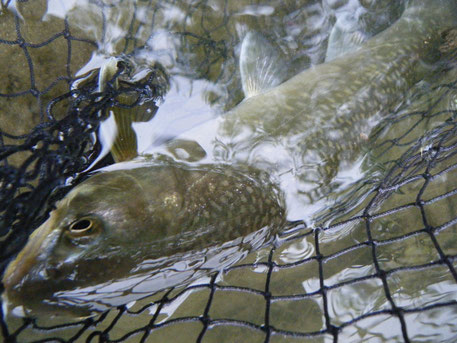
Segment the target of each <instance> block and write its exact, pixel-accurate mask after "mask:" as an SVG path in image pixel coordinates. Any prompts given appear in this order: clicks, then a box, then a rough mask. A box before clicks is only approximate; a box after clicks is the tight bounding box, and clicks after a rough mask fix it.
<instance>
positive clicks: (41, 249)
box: [2, 168, 180, 303]
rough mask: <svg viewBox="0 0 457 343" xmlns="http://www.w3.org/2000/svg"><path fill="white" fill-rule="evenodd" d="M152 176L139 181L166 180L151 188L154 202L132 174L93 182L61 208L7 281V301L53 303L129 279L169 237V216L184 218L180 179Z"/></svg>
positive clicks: (102, 175) (8, 273)
mask: <svg viewBox="0 0 457 343" xmlns="http://www.w3.org/2000/svg"><path fill="white" fill-rule="evenodd" d="M153 169H154V168H152V169H151V170H148V172H147V173H146V174H147V175H141V173H140V174H138V173H137V175H136V176H137V177H143V176H144V177H152V178H154V177H155V178H156V180H160V182H152V183H150V185H149V189H148V192H150V194H154V198H155V199H156V201H154V202H149V201H148V197H147V196H145V194H142V192H143V189H142V185H141V184H139V183H138V182H137V181H136V180H135V178H134V177H132V175H129V174H128V173H122V172H114V173H100V174H97V175H94V176H92V177H91V178H89V179H87V180H86V181H85V182H83V183H81V184H80V185H79V186H77V187H75V188H74V189H73V190H72V191H71V192H70V193H68V194H67V196H66V197H64V198H63V199H62V200H61V201H60V202H58V203H57V205H56V209H55V210H53V211H52V212H51V213H50V217H49V218H48V220H46V221H45V222H44V223H43V224H42V225H41V226H40V227H38V228H37V229H36V230H35V231H34V232H33V233H32V234H31V236H30V237H29V239H28V242H27V244H26V245H25V247H24V248H23V249H22V250H21V251H20V252H19V254H18V255H17V257H16V258H15V259H14V260H13V261H12V262H11V263H10V264H9V265H8V267H7V269H6V271H5V273H4V276H3V280H2V281H3V284H4V288H5V291H6V292H5V293H6V294H7V296H8V300H9V301H10V302H12V303H23V302H24V301H26V302H31V301H32V300H33V297H34V296H36V297H37V298H40V299H42V298H52V296H53V294H54V293H55V292H58V291H61V290H69V289H76V288H77V287H84V286H88V285H92V284H99V283H101V282H106V281H109V280H112V279H116V278H121V277H122V276H125V275H126V274H128V272H129V271H130V270H131V269H132V268H133V267H134V266H135V265H136V264H137V263H138V262H140V261H141V259H142V258H145V257H146V256H145V255H144V248H145V246H147V245H148V244H147V243H151V244H150V249H151V250H152V251H153V250H154V243H157V242H160V241H161V238H163V237H164V236H166V229H167V225H166V221H167V216H169V214H168V213H171V212H172V211H177V212H179V205H177V204H179V203H180V199H179V193H177V192H175V191H174V186H175V184H176V180H175V178H174V175H173V174H172V173H166V172H165V170H163V169H158V170H157V171H156V172H154V170H153ZM170 197H171V198H173V199H174V202H173V203H172V202H171V201H168V203H167V204H165V201H164V200H163V198H170ZM164 204H165V205H164ZM142 249H143V250H142Z"/></svg>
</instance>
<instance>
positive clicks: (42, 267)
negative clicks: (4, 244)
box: [2, 220, 58, 292]
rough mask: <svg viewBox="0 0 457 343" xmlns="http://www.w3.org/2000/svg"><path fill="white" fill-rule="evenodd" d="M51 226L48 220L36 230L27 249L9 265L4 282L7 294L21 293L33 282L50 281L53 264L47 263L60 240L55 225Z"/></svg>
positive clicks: (29, 240) (26, 246) (28, 242)
mask: <svg viewBox="0 0 457 343" xmlns="http://www.w3.org/2000/svg"><path fill="white" fill-rule="evenodd" d="M50 224H52V222H51V221H50V220H48V221H46V222H45V223H43V224H42V225H41V226H40V227H39V228H38V229H36V230H35V231H34V232H33V233H32V234H31V235H30V237H29V239H28V241H27V244H26V245H25V247H24V248H23V249H22V250H21V251H20V252H19V254H18V255H17V256H16V258H15V259H14V260H13V261H11V262H10V263H9V265H8V267H7V268H6V270H5V273H4V276H3V280H2V282H3V285H4V287H5V290H6V291H7V292H8V291H12V290H15V291H20V289H22V288H23V287H24V286H25V285H26V284H27V283H29V282H30V281H32V280H33V281H45V280H47V279H49V275H50V273H49V271H51V270H52V267H51V266H52V263H49V261H48V262H46V260H47V256H48V255H49V251H51V250H52V248H53V246H54V245H55V241H56V240H57V238H58V232H57V231H56V230H53V229H52V226H53V225H50ZM48 269H49V271H48ZM51 275H52V272H51Z"/></svg>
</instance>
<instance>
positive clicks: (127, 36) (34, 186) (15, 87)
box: [0, 0, 457, 342]
mask: <svg viewBox="0 0 457 343" xmlns="http://www.w3.org/2000/svg"><path fill="white" fill-rule="evenodd" d="M333 3H336V2H331V1H328V2H323V4H322V3H321V2H320V1H298V0H297V1H274V2H272V3H271V4H270V5H271V7H275V8H277V11H276V12H275V13H276V15H275V16H268V15H265V16H263V15H258V14H262V13H263V12H262V11H266V12H268V11H269V8H270V7H269V6H267V5H265V6H262V4H258V3H257V2H255V1H252V2H251V1H246V4H243V6H241V5H240V4H239V3H238V2H237V5H236V6H235V5H234V3H233V2H230V1H228V0H226V1H172V0H168V1H159V2H156V1H152V0H149V1H146V0H142V1H140V0H138V1H122V0H119V1H102V0H90V1H87V2H84V5H81V6H80V7H75V9H73V10H72V11H70V12H66V15H65V16H63V17H59V15H57V14H52V13H53V12H52V11H50V9H52V7H51V6H52V4H54V6H57V5H56V4H57V2H51V1H49V2H47V1H38V0H36V1H19V0H18V1H16V2H15V4H14V7H13V4H11V3H10V1H2V10H3V14H2V15H1V17H0V20H1V21H0V28H1V29H0V61H1V65H2V66H3V67H2V68H1V69H0V74H1V78H0V80H1V82H0V116H1V117H0V144H1V145H0V159H1V168H0V178H1V179H0V186H1V189H0V192H1V194H0V197H1V201H0V206H1V207H0V215H1V226H0V235H1V238H0V261H1V264H0V267H1V268H2V270H3V269H4V268H5V267H6V264H7V263H8V262H9V261H10V260H11V258H12V257H13V256H14V255H15V254H16V253H17V252H18V251H19V250H20V249H21V248H22V247H23V245H24V244H25V241H26V239H27V237H28V235H29V234H30V233H31V232H32V231H33V229H34V228H36V227H37V226H38V225H39V224H40V223H41V222H43V221H44V220H45V219H46V218H47V215H48V213H49V211H50V210H51V209H52V207H53V204H54V203H55V201H56V200H58V199H60V198H62V197H63V196H64V195H65V194H66V193H67V192H68V191H69V189H70V188H72V187H73V186H75V185H76V184H78V183H79V182H80V181H81V180H82V179H83V178H84V175H80V173H81V172H82V171H84V170H85V169H87V168H88V167H89V166H90V165H91V164H92V163H93V162H94V161H95V159H96V158H97V156H98V154H99V152H100V149H101V146H100V144H99V142H98V141H97V140H96V139H95V138H94V137H95V135H94V133H95V132H97V130H98V127H99V123H100V121H101V120H102V119H104V118H105V116H106V111H107V110H108V109H109V108H112V107H113V106H124V107H125V106H127V107H140V106H144V103H145V102H146V103H149V104H151V103H152V104H154V103H155V101H156V100H158V99H159V98H160V97H161V96H163V95H164V92H165V88H166V87H164V84H163V73H162V70H161V69H154V68H152V71H153V72H152V73H150V74H149V76H148V77H147V78H146V79H145V80H143V82H140V83H135V84H129V83H125V84H122V86H121V87H110V86H108V87H107V88H106V89H105V90H104V91H103V92H102V93H99V92H97V84H96V80H95V79H90V78H87V75H86V74H84V73H82V74H81V75H79V76H75V73H76V72H77V71H79V70H80V69H81V68H82V67H83V66H84V65H86V63H88V61H90V60H91V58H92V59H94V56H97V52H98V53H100V51H101V52H103V53H106V54H113V55H119V54H123V55H125V56H135V57H138V56H141V55H142V54H146V53H149V54H151V55H153V56H154V58H155V59H156V60H158V61H159V62H161V63H162V64H164V65H166V67H167V69H169V70H170V74H171V76H172V77H173V76H186V77H191V78H193V79H200V78H203V79H207V80H210V81H211V82H214V83H215V84H216V85H217V87H216V88H215V89H213V90H211V91H207V93H206V95H205V96H206V98H207V100H208V101H209V102H212V103H214V104H217V105H220V106H222V107H226V108H230V107H232V106H233V105H234V104H236V103H237V102H238V101H239V100H240V97H241V93H240V84H239V78H238V76H237V64H236V62H235V56H236V53H235V52H236V50H237V47H238V43H239V39H238V38H237V37H238V35H237V31H240V30H243V27H244V26H243V25H245V26H249V27H251V28H252V27H254V28H263V27H268V28H269V31H268V32H269V35H270V36H271V37H270V38H272V39H275V40H276V41H278V42H279V44H280V45H281V47H282V48H283V49H284V50H285V51H288V52H289V53H290V55H291V56H294V58H293V60H292V65H293V66H295V68H296V69H295V70H299V69H302V68H303V67H306V66H307V65H309V64H313V63H318V62H320V61H321V60H322V57H323V51H325V50H323V49H322V48H318V47H320V46H322V44H323V43H325V40H326V38H327V36H328V31H329V29H330V27H331V21H332V19H331V18H332V17H331V15H329V14H328V13H327V12H325V11H324V9H325V8H326V6H330V5H329V4H333ZM81 4H83V2H81ZM256 5H257V6H256ZM334 6H336V5H334ZM241 7H243V8H245V13H244V14H246V13H247V12H249V11H252V12H255V13H257V15H255V16H253V15H245V16H242V15H240V13H239V11H238V12H237V10H236V9H237V8H241ZM330 7H331V6H330ZM46 10H47V12H46ZM78 11H80V12H82V13H85V16H82V17H81V16H78V15H79V14H80V13H79V12H78ZM166 11H168V12H172V11H175V12H173V13H172V14H171V18H174V19H172V20H168V21H165V20H164V19H163V18H164V13H165V12H166ZM45 13H47V14H46V16H44V14H45ZM329 13H330V14H331V11H330V12H329ZM168 14H169V15H170V13H168ZM42 18H43V20H41V19H42ZM75 18H76V19H75ZM85 20H86V21H87V22H85ZM90 22H96V23H97V24H98V26H96V27H95V29H87V27H88V25H89V23H90ZM112 22H115V23H116V25H118V26H120V27H122V28H123V29H124V31H123V33H122V34H121V35H118V36H116V33H115V30H113V29H112V27H111V26H110V25H111V24H110V23H112ZM303 23H306V24H307V25H306V27H307V29H306V30H303V27H304V25H303ZM164 31H165V32H172V33H173V34H172V35H170V36H167V39H168V40H167V42H168V43H169V44H173V45H172V46H173V47H174V48H173V49H174V50H173V53H174V55H173V54H172V55H171V56H170V54H169V53H168V52H167V51H168V50H164V51H165V52H163V51H162V50H161V47H160V39H159V38H158V37H160V35H161V33H162V32H164ZM284 37H288V39H286V38H284ZM291 37H292V38H293V39H292V38H291ZM171 59H173V63H172V65H169V64H170V60H171ZM167 64H168V65H167ZM126 68H128V66H126V65H123V64H122V63H121V65H120V68H119V71H118V73H117V74H116V75H115V76H114V78H113V80H114V79H116V78H118V77H120V75H121V74H123V73H128V71H126ZM292 69H293V68H292ZM78 79H81V80H82V79H84V80H87V79H88V81H85V82H83V83H82V84H81V86H79V87H78V88H75V87H72V85H74V84H75V82H77V81H78ZM109 84H111V83H109ZM456 85H457V72H455V70H448V71H446V72H445V73H442V74H439V75H436V77H435V78H434V79H433V80H431V81H430V84H427V85H419V86H418V87H415V88H414V89H413V90H411V93H410V94H409V95H408V97H407V99H406V100H405V102H404V103H403V104H402V105H401V106H400V107H399V108H396V109H395V110H392V111H391V114H390V115H389V116H388V117H387V118H385V120H383V122H382V123H381V124H380V125H379V126H378V127H377V128H376V130H375V132H373V133H372V135H371V136H370V143H371V144H370V146H371V148H370V151H369V153H368V155H367V157H366V158H367V159H368V160H369V161H371V162H372V163H373V164H374V165H375V167H374V168H372V169H370V172H369V173H367V174H365V175H364V176H363V177H362V178H361V179H360V180H359V181H357V182H356V183H354V184H353V185H351V187H349V188H348V189H347V190H346V191H344V192H342V193H341V194H337V195H335V196H334V201H333V202H332V205H331V206H330V207H329V208H326V209H324V210H322V211H320V212H319V213H318V215H317V217H316V218H317V219H316V227H314V228H309V227H307V225H306V223H304V222H296V223H291V225H290V227H289V228H288V230H287V232H284V233H283V234H282V237H281V243H282V244H280V245H273V246H269V247H266V248H264V249H261V250H260V251H257V252H255V253H253V254H251V255H249V256H248V257H247V258H246V259H244V260H243V262H242V263H241V264H237V265H234V266H231V267H229V268H227V269H226V270H224V271H223V272H221V273H219V274H215V275H210V276H209V277H207V278H206V279H202V280H199V282H198V283H195V284H192V285H189V286H187V287H186V288H176V289H174V288H173V289H167V290H164V291H161V292H158V293H155V294H151V295H149V296H148V297H145V298H144V299H142V300H141V301H138V302H136V303H135V304H129V305H121V306H119V307H117V308H113V309H111V310H109V311H106V312H104V313H102V314H100V315H97V316H95V317H92V318H87V319H83V320H80V321H75V320H73V321H71V322H65V321H62V322H60V323H55V322H52V323H51V324H50V323H49V322H48V321H46V318H36V319H30V318H29V319H19V318H13V319H8V320H7V319H5V318H4V317H3V315H1V314H0V318H2V319H1V321H0V323H1V331H2V337H3V340H4V341H5V342H80V341H81V342H83V341H87V342H124V341H125V342H162V341H164V342H167V341H171V340H172V341H173V342H194V341H196V342H221V341H224V342H244V341H249V342H327V341H333V342H336V341H339V342H347V341H373V342H378V341H386V342H393V341H395V342H396V341H405V342H412V341H434V342H455V341H456V340H457V327H456V323H457V301H456V294H457V288H456V287H457V286H456V281H457V273H456V270H455V269H456V256H457V255H456V254H457V251H456V239H455V237H456V223H457V218H456V214H457V210H456V209H457V207H456V206H457V198H456V196H457V174H456V173H457V157H456V154H457V139H456V138H455V137H456V130H457V122H456V119H455V118H456V115H457V112H456V102H457V93H456ZM125 94H128V95H129V96H130V97H132V94H133V100H132V101H131V102H129V103H128V104H125V103H120V102H119V97H120V96H122V95H125ZM149 106H152V105H149ZM111 162H112V161H111V160H110V158H109V157H107V158H105V159H103V160H102V161H100V162H99V163H98V166H103V165H106V164H109V163H111ZM1 290H2V289H0V291H1Z"/></svg>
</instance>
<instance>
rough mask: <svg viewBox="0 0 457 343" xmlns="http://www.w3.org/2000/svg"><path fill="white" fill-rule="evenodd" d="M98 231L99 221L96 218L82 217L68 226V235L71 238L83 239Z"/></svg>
mask: <svg viewBox="0 0 457 343" xmlns="http://www.w3.org/2000/svg"><path fill="white" fill-rule="evenodd" d="M99 229H100V225H99V221H98V220H97V219H96V218H92V217H83V218H79V219H78V220H75V221H74V222H73V223H71V224H70V226H69V227H68V233H69V234H70V237H72V238H83V237H88V236H93V235H94V234H96V233H99V232H100V230H99Z"/></svg>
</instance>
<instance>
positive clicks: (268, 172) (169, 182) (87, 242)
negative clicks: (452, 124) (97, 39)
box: [2, 0, 457, 313]
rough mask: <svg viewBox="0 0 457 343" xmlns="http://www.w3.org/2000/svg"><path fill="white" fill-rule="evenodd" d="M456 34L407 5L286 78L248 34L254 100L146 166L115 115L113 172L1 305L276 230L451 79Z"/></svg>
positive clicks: (271, 54)
mask: <svg viewBox="0 0 457 343" xmlns="http://www.w3.org/2000/svg"><path fill="white" fill-rule="evenodd" d="M456 24H457V4H456V3H455V2H454V1H453V0H414V1H411V2H410V4H409V5H408V7H407V8H406V9H405V11H404V13H403V15H402V16H401V17H400V19H399V20H398V21H396V22H395V23H394V24H393V25H392V26H391V27H389V28H388V29H386V30H384V31H383V32H381V33H379V34H378V35H375V36H374V37H372V38H371V39H369V40H368V41H367V42H365V43H363V44H362V46H360V47H359V48H358V49H357V50H356V51H349V52H345V53H344V54H342V55H340V56H338V57H336V58H334V59H332V61H330V62H328V63H323V64H320V65H317V66H314V67H311V68H310V69H307V70H304V71H303V72H301V73H299V74H297V75H295V76H293V77H292V78H290V79H289V80H284V76H283V75H284V65H283V63H282V62H281V60H280V54H278V53H276V52H275V48H274V46H273V45H270V44H269V43H268V42H266V40H265V39H264V38H262V36H260V34H257V33H255V32H251V33H248V34H247V35H246V37H245V38H244V39H243V43H242V46H241V54H240V73H241V78H242V81H243V89H244V92H245V94H246V95H247V97H246V98H245V99H244V100H243V101H242V102H241V103H240V104H238V105H237V106H236V107H234V108H233V109H232V110H230V111H228V112H227V113H225V114H224V115H221V116H219V117H217V118H215V119H214V120H211V121H208V122H206V123H203V124H202V125H199V126H198V127H195V128H193V129H191V130H189V131H187V132H185V133H183V134H181V135H179V136H178V137H176V138H175V139H171V140H169V141H167V142H163V143H162V144H160V145H158V146H153V147H151V149H149V150H147V151H145V152H143V154H137V153H133V154H132V153H131V152H132V151H133V148H135V147H136V141H135V140H134V139H131V138H128V137H130V136H132V135H131V132H132V130H131V127H132V122H134V121H135V114H134V113H129V112H128V111H124V112H122V113H119V114H118V116H119V117H121V116H122V118H123V119H122V120H116V123H117V125H118V130H117V137H116V138H115V140H114V142H113V146H112V149H111V153H112V154H113V157H114V159H115V161H116V162H117V163H115V164H114V165H112V166H109V167H106V168H103V169H102V170H99V171H97V172H96V173H94V175H92V176H91V177H89V178H88V179H87V180H85V181H84V182H82V183H81V184H79V185H78V186H76V187H75V188H74V189H73V190H72V191H71V192H70V193H69V194H68V195H67V196H65V197H64V198H63V199H62V200H61V201H60V202H59V203H58V204H57V205H56V209H55V210H54V211H52V212H51V214H50V217H49V219H48V220H47V221H46V222H44V223H43V224H42V225H41V226H40V227H39V228H37V229H36V230H35V231H34V232H33V233H32V235H31V236H30V238H29V240H28V242H27V244H26V246H25V247H24V248H23V250H22V251H20V252H19V254H18V255H17V257H16V258H15V259H14V260H13V261H11V262H10V264H9V265H8V267H7V269H6V271H5V273H4V276H3V279H2V282H3V285H4V288H5V292H4V294H3V295H2V297H3V299H4V302H5V303H7V304H8V306H11V307H14V306H23V307H25V308H31V307H32V305H31V304H32V303H34V304H35V305H36V304H39V303H40V302H47V303H49V302H52V301H56V302H58V299H57V298H58V296H57V295H58V293H59V292H61V291H63V290H75V289H79V288H82V287H86V286H89V285H96V284H100V283H104V282H109V281H110V280H117V279H119V278H123V277H126V276H127V275H130V274H132V273H134V271H135V267H136V266H138V264H140V263H141V262H142V261H144V260H147V259H157V258H161V257H166V256H172V255H176V254H179V253H181V252H184V251H185V252H189V251H198V250H201V249H204V248H205V247H210V246H214V245H217V244H222V243H223V242H226V241H229V240H233V239H236V238H238V237H242V236H245V235H247V234H248V233H251V232H256V231H257V230H260V229H262V228H265V227H267V228H270V229H271V233H272V234H274V233H275V232H278V231H280V230H281V229H282V228H284V226H285V225H286V223H287V222H289V221H291V220H294V219H295V216H300V215H303V212H304V211H306V207H307V206H310V203H311V202H310V200H309V199H305V198H306V197H305V196H304V194H306V193H307V192H308V191H309V189H318V188H321V187H323V185H325V184H330V183H331V182H332V180H333V179H334V178H335V175H336V174H337V172H338V170H342V169H343V168H344V167H345V166H348V165H350V163H351V161H353V160H354V156H357V154H358V152H359V151H360V149H361V146H363V145H364V144H365V143H366V136H367V135H369V133H370V131H371V129H372V128H373V127H374V126H375V125H376V124H377V123H378V122H379V121H380V120H381V119H382V116H383V114H385V113H386V111H389V110H390V109H391V108H394V107H395V106H397V105H398V104H399V103H401V102H402V100H403V95H404V94H405V93H406V92H407V91H408V90H409V89H410V88H411V87H412V86H414V85H415V84H416V83H417V82H419V81H420V80H423V79H424V78H426V77H427V76H429V75H432V74H433V73H434V72H436V68H437V66H438V67H442V68H444V65H445V63H438V64H437V63H436V62H441V61H445V60H446V54H443V53H440V47H442V46H443V44H447V43H448V42H446V39H448V36H449V35H448V34H447V32H449V30H451V29H453V28H454V27H455V26H456ZM448 45H449V44H448ZM114 69H115V68H114ZM107 70H108V71H107V72H108V73H114V72H115V71H114V70H113V68H107ZM103 77H105V78H107V79H109V77H106V75H104V76H103ZM127 131H128V132H129V135H127V134H124V133H123V132H127ZM126 149H127V150H129V154H127V155H124V154H123V153H122V152H123V151H124V150H126ZM134 155H137V156H134ZM126 156H127V157H126ZM30 313H31V312H30Z"/></svg>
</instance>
